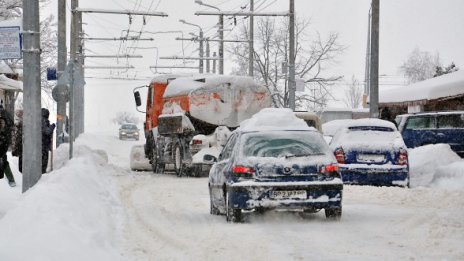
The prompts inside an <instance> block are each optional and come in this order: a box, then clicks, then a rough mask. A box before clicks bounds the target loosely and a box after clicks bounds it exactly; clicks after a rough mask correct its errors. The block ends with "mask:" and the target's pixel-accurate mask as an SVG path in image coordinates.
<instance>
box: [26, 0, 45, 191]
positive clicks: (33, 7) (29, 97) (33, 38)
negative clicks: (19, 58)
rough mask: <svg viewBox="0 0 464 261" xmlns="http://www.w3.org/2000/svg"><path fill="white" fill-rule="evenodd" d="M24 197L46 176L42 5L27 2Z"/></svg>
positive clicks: (32, 1)
mask: <svg viewBox="0 0 464 261" xmlns="http://www.w3.org/2000/svg"><path fill="white" fill-rule="evenodd" d="M23 27H24V28H23V35H24V46H23V48H24V49H23V54H24V55H23V59H24V72H23V75H24V77H23V81H24V93H23V95H24V102H23V105H24V121H23V147H24V149H23V187H22V191H23V193H24V192H26V191H27V190H28V189H29V188H30V187H32V186H34V185H35V184H36V183H37V182H38V181H39V179H40V177H41V176H42V171H41V170H42V157H41V156H39V155H42V133H41V130H42V128H41V118H42V117H41V116H42V115H41V114H42V113H41V110H40V107H41V100H40V97H41V96H40V95H41V88H40V52H41V51H40V26H39V1H36V0H24V1H23Z"/></svg>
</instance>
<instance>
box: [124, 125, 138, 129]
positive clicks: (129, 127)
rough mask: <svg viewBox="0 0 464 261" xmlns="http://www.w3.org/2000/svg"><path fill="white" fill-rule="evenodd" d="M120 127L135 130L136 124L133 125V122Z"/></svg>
mask: <svg viewBox="0 0 464 261" xmlns="http://www.w3.org/2000/svg"><path fill="white" fill-rule="evenodd" d="M121 129H125V130H136V129H137V126H135V125H133V124H124V125H122V127H121Z"/></svg>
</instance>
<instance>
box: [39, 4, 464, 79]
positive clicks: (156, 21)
mask: <svg viewBox="0 0 464 261" xmlns="http://www.w3.org/2000/svg"><path fill="white" fill-rule="evenodd" d="M67 2H68V5H69V4H70V1H67ZM79 2H80V6H81V7H85V8H103V9H123V8H124V9H129V10H140V11H147V10H150V11H162V12H166V13H168V15H169V17H167V18H161V17H152V18H146V25H145V26H143V24H142V23H143V19H142V18H141V17H133V19H132V24H131V25H130V24H129V18H128V16H126V15H102V14H84V16H83V21H84V23H85V25H84V30H85V32H86V33H87V35H88V37H120V36H122V30H127V29H131V30H138V31H140V29H141V28H143V29H142V30H143V31H150V32H158V31H171V30H175V31H177V30H182V31H184V33H183V35H184V37H189V33H190V32H193V33H198V29H197V28H196V27H193V26H189V25H184V24H181V23H180V22H178V20H179V19H185V20H187V21H189V22H191V23H195V24H198V25H200V26H201V27H203V30H204V31H205V32H206V35H207V36H213V35H214V34H215V33H216V32H215V31H216V30H217V29H216V28H215V27H214V25H215V24H216V23H217V17H215V16H204V17H199V16H195V15H194V12H195V11H198V10H213V9H210V8H207V7H203V6H199V5H198V4H195V3H194V0H141V1H138V0H98V1H96V0H92V1H91V0H80V1H79ZM204 2H205V3H208V4H211V5H214V6H217V7H219V8H220V9H221V10H225V11H231V10H235V11H239V10H240V7H246V8H248V4H249V0H204ZM288 2H289V1H288V0H255V9H256V8H257V9H258V10H259V11H286V10H288ZM370 2H371V1H370V0H296V1H295V5H296V15H297V17H299V18H305V19H310V20H311V26H310V31H312V32H315V31H318V32H319V33H320V34H321V36H322V37H324V36H327V34H328V33H329V32H338V33H339V35H340V44H342V45H344V46H346V47H347V49H346V51H345V52H344V54H342V55H341V56H339V57H338V63H337V64H336V65H334V66H333V67H331V68H330V70H331V71H332V72H334V73H336V74H340V75H344V76H345V80H346V81H350V79H351V76H352V75H355V76H356V77H357V78H358V79H359V80H361V81H362V80H363V78H364V66H365V53H366V36H367V21H368V19H367V16H368V11H369V8H370ZM380 2H381V6H380V74H381V75H382V74H384V75H387V76H388V77H383V78H382V79H381V84H382V83H385V85H387V84H390V83H402V79H401V78H400V77H398V75H400V73H399V70H398V67H399V66H400V65H401V63H402V62H403V61H404V60H405V59H406V57H407V56H408V54H409V53H410V52H411V51H412V50H413V49H414V48H415V47H419V48H420V49H421V50H423V51H429V52H432V53H435V52H439V54H440V57H441V59H442V62H443V63H444V64H445V65H447V64H449V63H450V62H451V61H454V62H455V63H456V65H457V66H458V67H461V68H464V26H463V25H464V15H463V14H464V11H463V10H464V1H462V0H441V1H436V0H388V1H387V0H381V1H380ZM68 8H69V6H68ZM46 12H55V13H56V0H53V1H52V3H51V4H50V5H49V7H48V8H47V11H46ZM44 13H45V12H44ZM241 21H242V19H238V24H240V23H241ZM244 21H245V22H246V21H247V20H244ZM226 28H230V29H234V28H235V30H233V31H232V32H226V33H225V35H226V37H229V38H231V37H232V35H233V34H234V33H235V32H236V31H237V29H238V26H237V27H234V25H233V22H232V20H227V19H226ZM180 36H181V33H171V34H156V35H152V34H144V35H142V37H153V38H155V39H156V40H155V41H149V42H138V43H119V42H115V41H106V42H90V41H88V42H86V48H87V49H88V50H87V54H92V53H97V54H116V53H118V51H119V53H124V52H125V51H124V48H125V47H128V46H133V47H136V46H137V47H144V48H147V47H157V48H158V52H159V55H160V56H172V55H182V54H183V51H182V43H181V42H180V41H176V40H174V38H175V37H180ZM196 48H198V45H197V44H196V43H192V42H184V53H185V55H188V56H198V54H197V53H196ZM212 49H216V47H215V46H212ZM134 52H135V53H136V54H142V55H143V56H144V58H143V59H131V60H130V61H129V63H130V64H131V65H134V66H135V67H136V70H135V72H136V75H137V77H151V75H152V73H151V72H150V71H149V69H148V68H147V67H148V65H154V64H155V63H156V58H155V57H156V49H138V50H135V51H134ZM86 63H87V64H88V65H115V64H116V63H117V62H116V61H115V60H114V59H113V60H101V59H90V58H89V59H87V60H86ZM120 63H122V64H124V63H125V61H120ZM172 64H175V62H174V61H168V60H158V65H172ZM194 65H196V64H192V66H194ZM232 66H234V64H233V63H232V61H231V60H230V59H229V60H226V62H225V68H226V69H225V71H226V73H227V72H230V70H231V68H232ZM165 72H166V71H165ZM110 73H111V74H112V75H113V76H114V75H115V74H117V73H115V72H109V71H108V70H92V71H90V70H87V76H88V77H106V76H109V75H110ZM124 75H127V73H123V74H121V75H120V76H122V77H124ZM129 75H130V76H134V72H131V73H129Z"/></svg>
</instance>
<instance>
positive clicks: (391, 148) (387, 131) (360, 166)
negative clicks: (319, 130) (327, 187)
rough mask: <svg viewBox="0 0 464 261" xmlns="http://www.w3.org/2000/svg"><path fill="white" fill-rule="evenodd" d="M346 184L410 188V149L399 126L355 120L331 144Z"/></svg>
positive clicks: (382, 122) (372, 120) (338, 133)
mask: <svg viewBox="0 0 464 261" xmlns="http://www.w3.org/2000/svg"><path fill="white" fill-rule="evenodd" d="M330 148H331V149H332V151H333V153H334V155H335V158H336V159H337V161H338V163H339V168H340V173H341V175H342V179H343V182H344V183H345V184H360V185H377V186H403V187H406V186H409V163H408V152H407V150H406V145H405V144H404V142H403V139H402V137H401V134H400V133H399V132H398V131H397V129H396V126H395V125H394V124H393V123H391V122H389V121H384V120H379V119H359V120H353V121H351V122H349V123H346V124H344V126H343V127H342V128H341V129H339V130H338V131H337V133H336V134H335V136H334V137H333V139H332V141H331V142H330Z"/></svg>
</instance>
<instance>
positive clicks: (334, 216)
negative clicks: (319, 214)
mask: <svg viewBox="0 0 464 261" xmlns="http://www.w3.org/2000/svg"><path fill="white" fill-rule="evenodd" d="M324 211H325V217H326V218H327V219H331V220H340V218H341V217H342V207H338V208H326V209H324Z"/></svg>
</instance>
